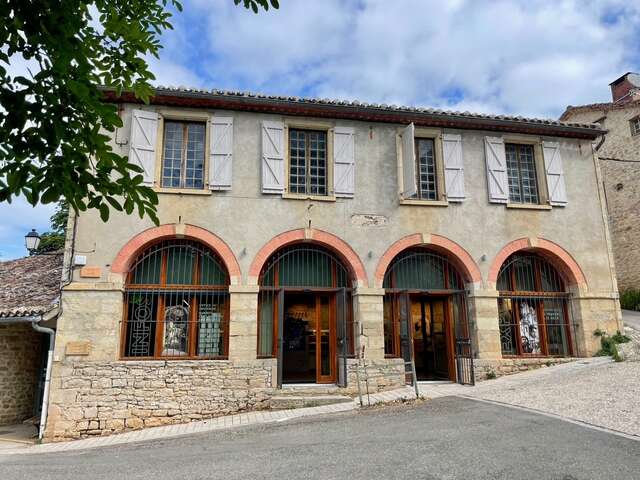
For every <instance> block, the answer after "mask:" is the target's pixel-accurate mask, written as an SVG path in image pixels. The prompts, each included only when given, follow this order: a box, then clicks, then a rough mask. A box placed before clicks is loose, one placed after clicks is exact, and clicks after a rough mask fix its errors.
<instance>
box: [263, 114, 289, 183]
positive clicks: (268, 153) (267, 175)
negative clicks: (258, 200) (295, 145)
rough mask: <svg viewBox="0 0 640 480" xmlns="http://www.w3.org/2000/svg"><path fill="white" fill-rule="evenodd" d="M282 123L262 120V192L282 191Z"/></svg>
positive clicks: (283, 177)
mask: <svg viewBox="0 0 640 480" xmlns="http://www.w3.org/2000/svg"><path fill="white" fill-rule="evenodd" d="M284 179H285V176H284V124H283V123H282V122H262V192H263V193H282V192H284Z"/></svg>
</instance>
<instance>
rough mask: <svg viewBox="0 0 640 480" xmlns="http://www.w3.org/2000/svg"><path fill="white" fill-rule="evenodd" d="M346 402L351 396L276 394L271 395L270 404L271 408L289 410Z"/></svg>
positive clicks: (351, 399)
mask: <svg viewBox="0 0 640 480" xmlns="http://www.w3.org/2000/svg"><path fill="white" fill-rule="evenodd" d="M348 402H353V398H351V397H347V396H344V395H278V396H275V397H271V402H270V404H271V410H289V409H291V408H306V407H320V406H322V405H334V404H336V403H348Z"/></svg>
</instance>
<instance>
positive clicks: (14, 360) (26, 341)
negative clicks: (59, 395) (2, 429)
mask: <svg viewBox="0 0 640 480" xmlns="http://www.w3.org/2000/svg"><path fill="white" fill-rule="evenodd" d="M61 279H62V254H61V253H52V254H44V255H34V256H31V257H26V258H20V259H17V260H10V261H6V262H0V425H11V424H16V423H20V422H22V421H24V420H26V419H28V418H31V417H39V416H40V412H41V408H42V401H43V396H44V385H45V379H46V367H47V352H48V350H49V348H48V347H49V337H50V335H47V334H46V333H43V332H42V331H41V330H42V329H41V327H48V328H55V325H56V318H57V316H58V313H59V302H60V286H61ZM49 333H53V332H49Z"/></svg>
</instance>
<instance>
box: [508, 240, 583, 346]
mask: <svg viewBox="0 0 640 480" xmlns="http://www.w3.org/2000/svg"><path fill="white" fill-rule="evenodd" d="M496 288H497V290H498V291H499V298H498V312H499V322H500V323H499V325H500V343H501V348H502V355H503V356H505V357H539V356H553V357H566V356H572V355H573V352H574V351H575V350H574V347H573V340H572V334H571V323H570V321H569V308H568V300H569V297H570V294H569V293H568V292H567V289H566V283H565V281H564V279H563V278H562V276H561V275H560V273H559V272H558V270H557V269H556V268H555V267H554V266H553V265H552V264H551V263H550V262H549V261H548V260H547V259H546V258H545V257H543V256H542V255H539V254H537V253H535V252H516V253H514V254H512V255H511V256H509V257H508V258H507V259H506V260H505V262H504V263H503V264H502V266H501V268H500V271H499V273H498V279H497V283H496Z"/></svg>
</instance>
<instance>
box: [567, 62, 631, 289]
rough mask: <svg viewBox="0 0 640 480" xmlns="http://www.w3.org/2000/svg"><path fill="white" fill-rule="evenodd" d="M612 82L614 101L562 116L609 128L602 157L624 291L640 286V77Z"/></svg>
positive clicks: (572, 108) (601, 142)
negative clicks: (639, 239)
mask: <svg viewBox="0 0 640 480" xmlns="http://www.w3.org/2000/svg"><path fill="white" fill-rule="evenodd" d="M610 86H611V95H612V100H611V102H608V103H594V104H590V105H580V106H569V107H567V109H566V110H565V112H564V113H563V114H562V117H560V119H561V120H562V121H568V122H595V123H598V124H599V125H600V126H601V127H602V128H603V129H605V130H606V131H607V133H606V134H605V135H604V137H602V138H601V139H598V159H599V163H600V169H601V171H602V179H603V182H604V183H603V186H604V191H605V199H606V202H607V207H608V212H609V222H610V228H611V242H612V246H613V253H614V256H615V259H616V272H617V279H618V286H619V289H620V290H621V291H624V290H627V289H640V242H639V241H638V238H640V75H639V74H637V73H626V74H624V75H623V76H622V77H620V78H618V79H617V80H615V81H614V82H612V83H611V85H610Z"/></svg>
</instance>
